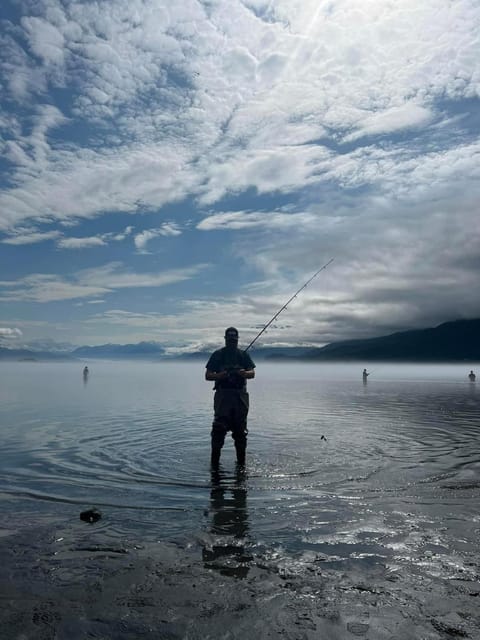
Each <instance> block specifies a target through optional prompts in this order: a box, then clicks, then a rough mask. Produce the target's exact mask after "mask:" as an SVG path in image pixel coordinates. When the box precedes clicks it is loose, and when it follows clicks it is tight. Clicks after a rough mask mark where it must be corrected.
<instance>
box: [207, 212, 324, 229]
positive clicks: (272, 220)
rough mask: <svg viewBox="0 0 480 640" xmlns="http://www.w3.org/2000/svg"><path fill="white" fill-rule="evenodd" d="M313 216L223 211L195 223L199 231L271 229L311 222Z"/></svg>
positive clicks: (313, 218)
mask: <svg viewBox="0 0 480 640" xmlns="http://www.w3.org/2000/svg"><path fill="white" fill-rule="evenodd" d="M314 220H315V216H314V215H313V214H309V213H277V212H274V213H269V212H266V211H255V212H251V211H225V212H222V213H215V214H212V215H210V216H207V217H206V218H204V219H203V220H202V221H201V222H199V223H198V224H197V229H200V230H201V231H213V230H221V229H234V230H239V229H251V228H254V227H263V228H267V229H271V230H280V229H288V228H292V227H297V226H298V225H301V226H303V227H305V226H307V225H308V224H310V223H312V222H313V221H314Z"/></svg>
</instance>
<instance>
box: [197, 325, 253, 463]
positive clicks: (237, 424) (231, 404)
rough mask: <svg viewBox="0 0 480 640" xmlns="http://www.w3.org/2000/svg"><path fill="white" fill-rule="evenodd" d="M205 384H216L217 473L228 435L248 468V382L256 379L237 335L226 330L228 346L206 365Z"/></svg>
mask: <svg viewBox="0 0 480 640" xmlns="http://www.w3.org/2000/svg"><path fill="white" fill-rule="evenodd" d="M206 367H207V370H206V372H205V379H206V380H213V381H215V386H214V389H215V397H214V400H213V408H214V418H213V424H212V432H211V437H212V458H211V461H212V468H213V469H218V465H219V462H220V453H221V451H222V447H223V444H224V442H225V436H226V434H227V433H228V431H231V432H232V438H233V440H234V442H235V450H236V452H237V462H238V464H239V465H244V464H245V451H246V448H247V433H248V430H247V415H248V409H249V397H248V393H247V380H248V379H251V378H254V377H255V364H254V362H253V360H252V359H251V358H250V356H249V354H248V353H246V352H245V351H241V350H240V349H239V348H238V331H237V330H236V329H235V327H229V328H228V329H226V330H225V346H224V347H223V349H218V351H215V352H214V353H213V354H212V355H211V356H210V359H209V360H208V362H207V365H206Z"/></svg>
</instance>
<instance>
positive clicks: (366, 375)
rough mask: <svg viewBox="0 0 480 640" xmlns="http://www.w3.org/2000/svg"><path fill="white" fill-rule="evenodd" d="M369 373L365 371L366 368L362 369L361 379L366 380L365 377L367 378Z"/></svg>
mask: <svg viewBox="0 0 480 640" xmlns="http://www.w3.org/2000/svg"><path fill="white" fill-rule="evenodd" d="M369 375H370V374H369V373H368V372H367V370H366V369H364V370H363V373H362V378H363V381H364V382H367V378H368V376H369Z"/></svg>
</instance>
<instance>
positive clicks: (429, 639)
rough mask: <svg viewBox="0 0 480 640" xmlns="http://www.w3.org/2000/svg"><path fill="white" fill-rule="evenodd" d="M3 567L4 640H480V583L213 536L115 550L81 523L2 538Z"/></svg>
mask: <svg viewBox="0 0 480 640" xmlns="http://www.w3.org/2000/svg"><path fill="white" fill-rule="evenodd" d="M4 534H5V531H4ZM0 562H1V565H2V577H1V579H0V598H1V601H2V606H1V611H0V623H1V628H2V638H4V639H5V640H30V639H32V640H33V639H35V640H53V639H55V640H63V639H65V640H75V639H77V638H78V639H79V640H80V639H83V638H99V639H100V638H102V639H107V638H108V639H110V638H111V639H112V640H113V639H114V640H130V639H132V640H133V639H137V638H144V639H146V640H154V639H155V640H158V639H159V638H165V639H168V640H177V639H195V638H198V639H200V638H203V639H205V638H212V639H218V638H222V639H229V638H232V639H235V638H239V639H240V638H241V639H242V640H245V638H251V637H255V638H265V639H266V638H276V637H278V638H280V637H282V638H287V639H295V640H313V639H314V638H315V639H317V640H318V638H325V640H336V639H339V640H343V639H344V638H347V639H348V638H355V637H356V638H365V639H368V640H380V639H382V640H383V639H387V638H388V639H398V640H400V639H402V640H408V639H410V638H411V639H412V640H413V639H416V640H417V639H418V638H422V639H424V640H437V639H438V640H442V639H445V638H453V637H457V638H458V637H466V638H479V637H480V615H479V613H478V605H479V602H480V585H479V583H478V574H475V573H474V572H472V574H469V575H468V576H459V579H458V580H445V579H440V578H435V577H434V576H432V575H426V574H425V573H424V572H422V571H416V572H414V573H413V572H409V573H407V572H405V571H404V569H402V568H400V569H399V570H398V571H394V572H392V571H389V570H387V569H386V568H385V567H384V566H382V565H379V564H374V565H372V566H368V564H365V565H363V566H358V565H357V566H355V565H354V566H350V567H345V569H344V570H342V569H339V570H337V569H335V570H334V569H331V568H326V567H325V563H324V562H323V559H322V557H321V556H320V555H318V554H317V555H316V554H313V553H311V554H308V553H307V554H304V555H303V556H301V557H298V558H293V557H292V558H290V559H286V558H285V556H284V557H283V558H281V559H279V558H278V557H276V555H275V554H274V553H271V554H269V553H265V554H262V555H255V554H252V553H250V552H249V550H248V548H247V547H244V546H243V541H242V540H235V539H233V538H230V539H223V540H222V539H219V538H218V537H217V538H215V539H214V538H209V537H208V535H207V534H205V536H203V537H202V536H201V535H200V537H199V538H198V539H197V540H194V541H191V542H189V543H178V544H177V543H165V542H158V543H149V544H148V545H143V544H141V542H140V541H139V542H137V543H134V542H132V541H131V540H123V541H121V543H119V541H118V539H115V540H114V542H112V538H111V537H109V536H108V534H107V533H106V532H105V530H104V529H102V530H101V529H98V528H97V529H96V528H95V525H88V524H85V523H79V524H72V525H59V526H56V527H52V526H48V527H40V528H38V527H37V528H35V529H31V530H30V529H23V530H22V531H21V532H20V533H16V534H15V535H3V536H0Z"/></svg>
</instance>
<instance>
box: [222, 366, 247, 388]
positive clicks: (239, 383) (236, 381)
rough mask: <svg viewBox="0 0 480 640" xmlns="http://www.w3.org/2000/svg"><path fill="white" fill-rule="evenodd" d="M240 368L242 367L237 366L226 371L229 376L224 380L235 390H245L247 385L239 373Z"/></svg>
mask: <svg viewBox="0 0 480 640" xmlns="http://www.w3.org/2000/svg"><path fill="white" fill-rule="evenodd" d="M240 368H241V367H239V366H237V367H229V368H227V369H225V372H226V374H227V375H226V377H225V378H224V380H225V381H226V382H227V383H228V385H229V386H231V388H233V389H243V386H244V385H245V378H243V376H241V375H240V373H239V371H240Z"/></svg>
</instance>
